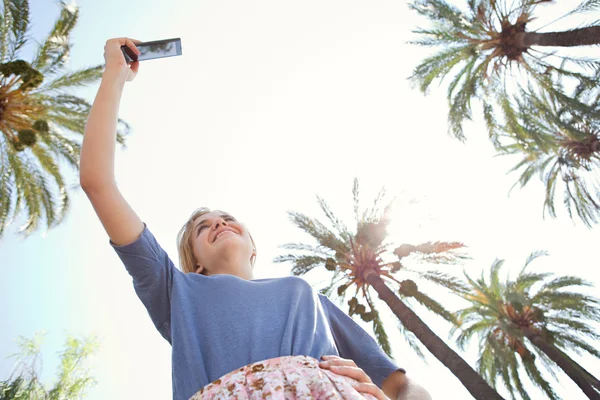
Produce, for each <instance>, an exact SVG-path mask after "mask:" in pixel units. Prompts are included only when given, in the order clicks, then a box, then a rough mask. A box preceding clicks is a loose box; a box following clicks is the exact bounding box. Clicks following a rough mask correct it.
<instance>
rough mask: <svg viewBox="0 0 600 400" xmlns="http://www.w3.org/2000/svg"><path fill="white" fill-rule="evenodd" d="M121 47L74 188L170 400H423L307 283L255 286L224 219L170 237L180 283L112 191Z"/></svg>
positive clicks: (118, 42)
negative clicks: (104, 239)
mask: <svg viewBox="0 0 600 400" xmlns="http://www.w3.org/2000/svg"><path fill="white" fill-rule="evenodd" d="M123 45H127V46H129V47H130V49H131V50H132V51H133V52H137V49H136V47H135V44H134V41H132V40H130V39H125V38H122V39H113V40H109V41H108V42H107V44H106V47H105V58H106V70H105V71H104V76H103V78H102V83H101V85H100V89H99V91H98V94H97V96H96V100H95V102H94V105H93V107H92V110H91V113H90V116H89V120H88V124H87V126H86V131H85V136H84V141H83V148H82V152H81V177H80V181H81V186H82V188H83V189H84V191H85V192H86V194H87V196H88V198H89V199H90V201H91V203H92V205H93V207H94V210H95V211H96V214H97V215H98V217H99V219H100V221H101V222H102V224H103V226H104V228H105V230H106V232H107V233H108V236H109V238H110V244H111V245H112V246H113V247H114V249H115V251H116V252H117V254H118V256H119V257H120V258H121V260H122V262H123V264H124V265H125V268H126V269H127V271H128V272H129V274H130V275H131V276H132V278H133V285H134V288H135V291H136V293H137V295H138V297H139V298H140V300H141V301H142V303H143V304H144V306H145V307H146V309H147V310H148V314H149V315H150V318H151V319H152V322H153V323H154V325H155V327H156V329H157V330H158V331H159V332H160V334H161V335H162V336H163V337H164V338H165V339H166V340H167V341H168V342H169V343H170V344H171V346H172V369H173V375H172V376H173V398H174V399H176V400H186V399H190V398H191V397H193V399H195V400H196V399H213V398H221V399H222V398H238V399H241V398H246V399H262V398H265V397H266V396H270V397H271V398H272V399H276V398H278V399H305V398H317V399H319V398H328V399H379V400H385V399H387V398H388V396H389V397H391V398H393V399H396V398H398V399H412V400H417V399H427V398H428V395H427V394H426V393H423V392H420V394H415V393H419V392H418V391H414V390H409V389H411V388H415V387H418V386H416V385H414V384H412V383H411V382H410V380H408V379H407V378H406V375H405V371H404V370H403V369H401V368H398V366H397V365H395V363H394V362H393V361H392V360H391V359H390V358H388V357H387V355H386V354H385V353H384V352H383V351H382V349H381V348H380V347H379V346H378V345H377V343H376V342H375V340H374V339H373V338H372V337H371V336H370V335H369V334H368V333H367V332H365V331H364V330H363V329H362V328H361V327H360V326H359V325H357V324H356V323H355V322H354V320H352V318H350V317H349V316H348V315H346V314H345V313H344V312H342V311H341V310H340V309H339V308H338V307H337V306H336V305H334V304H333V303H332V302H331V301H330V300H329V299H328V298H327V297H325V296H323V295H320V294H318V293H317V292H316V291H315V290H314V289H313V288H312V287H311V286H310V285H309V284H308V283H307V282H306V281H304V280H303V279H301V278H298V277H292V276H290V277H285V278H276V279H255V278H254V276H253V266H254V262H255V258H256V246H255V245H254V240H253V239H252V237H251V236H250V233H249V231H248V229H247V228H246V227H245V226H244V225H243V224H241V223H240V222H238V221H237V220H236V219H235V218H233V217H232V216H231V215H229V214H227V213H223V212H221V211H210V210H209V209H206V208H202V209H198V210H196V211H195V212H194V213H193V214H192V216H191V217H190V218H189V219H188V221H187V222H186V223H185V225H184V226H183V228H182V230H181V231H180V233H179V235H178V242H179V250H180V257H181V267H182V269H183V271H181V270H179V269H177V268H176V267H175V265H174V264H173V262H172V261H171V258H170V257H169V255H168V254H167V253H166V252H165V250H164V249H163V248H162V247H161V246H160V245H159V244H158V242H157V241H156V238H155V237H154V235H153V234H152V233H151V232H150V230H149V229H148V227H147V226H146V225H145V224H144V223H143V222H142V220H141V219H140V217H139V216H138V215H137V214H136V213H135V211H134V210H133V209H132V208H131V207H130V206H129V204H128V203H127V201H126V200H125V199H124V198H123V196H122V194H121V192H120V191H119V189H118V188H117V186H116V183H115V177H114V151H115V144H114V142H115V131H116V129H115V128H116V121H117V112H118V107H119V100H120V97H121V94H122V90H123V87H124V84H125V82H126V81H127V80H132V79H133V78H134V77H135V74H136V73H137V69H138V63H133V64H131V66H129V65H128V64H127V63H126V61H125V59H124V57H123V54H122V52H121V50H120V46H123ZM320 359H324V360H325V361H324V362H323V363H319V361H318V360H320ZM211 382H212V383H211Z"/></svg>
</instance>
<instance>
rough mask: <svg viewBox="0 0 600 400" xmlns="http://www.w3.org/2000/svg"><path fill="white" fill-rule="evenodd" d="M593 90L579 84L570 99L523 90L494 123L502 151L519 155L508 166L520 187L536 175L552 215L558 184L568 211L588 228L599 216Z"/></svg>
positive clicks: (599, 120) (598, 139)
mask: <svg viewBox="0 0 600 400" xmlns="http://www.w3.org/2000/svg"><path fill="white" fill-rule="evenodd" d="M595 90H596V89H583V88H580V89H579V90H576V91H575V93H574V95H573V97H572V98H568V96H565V95H564V94H561V93H558V94H557V93H554V94H551V95H550V94H539V93H536V92H534V91H533V89H531V88H530V89H527V90H522V91H521V93H520V97H519V98H518V99H517V100H516V104H517V105H518V108H517V109H516V110H515V108H513V107H512V106H508V105H507V106H505V107H504V108H505V123H504V124H499V129H500V130H501V131H502V132H503V136H502V137H501V138H500V142H501V148H502V153H503V154H523V159H522V160H521V162H519V163H518V164H517V165H516V166H515V167H514V168H513V169H512V171H519V172H520V174H521V175H520V177H519V179H518V184H519V185H520V186H521V187H523V186H525V185H527V184H528V183H529V182H530V180H531V179H532V178H533V177H534V176H536V175H537V176H538V177H539V179H540V180H541V181H542V182H543V183H544V184H545V186H546V191H545V200H544V203H543V205H544V212H545V213H546V212H547V213H548V214H549V215H550V216H552V217H556V215H557V212H556V206H555V204H556V201H555V197H556V191H557V188H559V187H560V188H562V190H563V193H564V195H563V204H564V208H565V209H566V211H567V212H568V214H569V216H570V217H571V218H574V217H575V216H576V217H577V218H578V219H579V220H581V221H582V222H583V223H584V224H585V225H586V226H588V227H591V226H592V225H594V224H595V223H597V222H598V221H600V179H598V176H597V175H595V174H593V173H592V171H594V170H598V169H600V117H599V116H598V115H597V114H598V113H599V112H600V105H599V104H598V102H597V96H596V95H595ZM567 99H570V100H569V101H570V103H569V105H565V104H564V103H565V102H566V101H567ZM506 101H508V100H507V99H505V100H504V102H506Z"/></svg>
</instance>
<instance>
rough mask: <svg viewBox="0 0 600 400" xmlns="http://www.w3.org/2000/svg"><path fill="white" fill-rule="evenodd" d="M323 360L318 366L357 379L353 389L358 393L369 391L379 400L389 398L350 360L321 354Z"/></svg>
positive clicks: (387, 399)
mask: <svg viewBox="0 0 600 400" xmlns="http://www.w3.org/2000/svg"><path fill="white" fill-rule="evenodd" d="M321 358H322V359H323V360H324V361H321V362H320V363H319V366H320V367H321V368H324V369H328V370H330V371H331V372H334V373H336V374H338V375H344V376H347V377H350V378H353V379H355V380H357V381H358V382H359V383H358V385H356V386H355V389H356V390H357V391H358V392H360V393H369V394H371V395H373V396H375V397H376V398H377V399H379V400H389V398H388V397H387V396H386V395H385V394H384V393H383V391H382V390H381V389H379V388H378V387H377V385H375V384H374V383H373V381H372V380H371V378H369V376H368V375H367V374H366V373H365V371H363V370H362V369H360V368H358V366H357V365H356V363H355V362H354V361H352V360H346V359H344V358H341V357H338V356H323V357H321Z"/></svg>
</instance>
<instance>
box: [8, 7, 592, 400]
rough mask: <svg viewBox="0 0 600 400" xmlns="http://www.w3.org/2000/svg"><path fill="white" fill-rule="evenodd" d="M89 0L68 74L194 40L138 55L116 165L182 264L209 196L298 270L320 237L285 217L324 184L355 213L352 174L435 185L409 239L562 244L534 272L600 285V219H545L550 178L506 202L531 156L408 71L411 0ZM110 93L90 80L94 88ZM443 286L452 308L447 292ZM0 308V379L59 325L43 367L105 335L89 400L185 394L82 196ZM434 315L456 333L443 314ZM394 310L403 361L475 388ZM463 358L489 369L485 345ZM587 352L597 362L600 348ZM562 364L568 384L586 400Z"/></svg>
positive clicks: (276, 269)
mask: <svg viewBox="0 0 600 400" xmlns="http://www.w3.org/2000/svg"><path fill="white" fill-rule="evenodd" d="M78 3H79V5H80V7H81V19H80V22H79V25H78V27H77V29H76V30H75V33H74V36H73V42H74V43H75V46H74V48H73V53H72V59H71V64H70V66H71V67H72V68H79V67H83V66H88V65H95V64H99V63H102V62H103V46H104V42H105V41H106V40H107V39H108V38H111V37H116V36H130V37H134V38H137V39H140V40H145V41H147V40H156V39H163V38H171V37H181V38H182V44H183V54H184V55H183V56H182V57H177V58H170V59H164V60H155V61H148V62H144V63H142V65H141V68H140V73H139V75H138V77H137V79H136V80H135V81H134V82H133V83H130V84H128V85H127V86H126V89H125V92H124V95H123V100H122V104H121V114H120V115H121V117H122V118H124V119H125V120H127V121H128V122H129V123H131V125H132V126H133V134H132V135H131V136H130V138H129V140H128V148H127V149H126V150H125V151H120V152H119V154H118V157H117V168H116V173H117V180H118V183H119V186H120V188H121V190H122V192H123V193H124V194H125V196H126V198H127V199H128V201H129V202H130V203H131V204H132V206H133V207H134V208H135V210H136V211H137V212H138V213H139V215H140V216H141V217H142V219H143V220H144V221H145V222H146V223H147V224H148V226H149V227H151V229H152V231H153V233H154V234H155V235H156V236H157V238H158V240H159V242H160V243H161V244H162V246H163V247H164V248H165V249H166V250H167V252H168V253H169V254H170V255H171V258H172V259H173V260H177V251H176V246H175V236H176V233H177V231H178V230H179V228H180V227H181V225H182V224H183V223H184V222H185V220H186V218H187V217H188V215H189V214H190V213H191V212H192V211H193V210H194V209H195V208H197V207H200V206H208V207H211V208H219V209H224V210H227V211H229V212H230V213H232V214H233V215H235V216H236V217H237V218H238V219H240V220H242V221H244V222H245V223H246V224H247V225H248V227H249V228H250V230H251V232H252V234H253V236H254V238H255V240H256V242H257V244H258V260H257V266H256V275H257V277H260V278H264V277H275V276H285V275H287V274H288V273H289V267H288V266H283V265H277V264H273V263H272V261H271V260H272V259H273V257H275V256H276V255H278V254H281V251H280V250H279V249H278V246H279V245H281V244H283V243H286V242H294V241H297V242H303V241H306V240H307V239H308V238H307V237H306V236H305V235H304V234H302V233H301V232H300V231H299V230H298V229H296V228H295V227H293V226H292V225H291V223H290V222H289V221H288V219H287V215H286V211H287V210H296V211H301V212H304V213H307V214H309V215H311V216H316V217H319V218H323V215H322V214H320V213H319V210H318V206H317V203H316V197H315V196H316V195H317V194H319V195H321V196H323V197H325V198H326V199H327V200H328V202H329V204H330V205H331V207H332V208H333V209H334V210H336V211H337V213H338V214H339V215H340V216H341V217H342V218H344V219H346V220H347V221H348V222H349V223H351V222H352V202H351V199H352V194H351V188H352V179H353V178H354V177H355V176H356V177H358V178H359V179H360V182H361V184H362V188H363V190H362V192H363V198H364V199H365V204H368V203H370V202H371V200H372V199H373V197H374V196H375V194H376V193H377V191H378V190H379V188H380V187H381V186H386V188H387V191H388V193H389V194H390V196H398V197H399V198H411V197H413V196H414V197H417V198H420V199H421V202H420V203H419V205H418V206H408V205H407V203H406V202H405V203H403V205H402V206H401V207H398V210H399V211H398V215H397V216H398V219H397V220H396V221H395V222H394V226H393V232H394V237H395V238H397V240H398V243H404V242H408V243H417V242H420V241H426V240H457V241H463V242H464V243H466V244H467V245H468V246H469V254H470V255H471V256H472V257H473V260H472V261H471V262H469V263H468V265H467V266H466V267H465V268H466V269H467V270H468V271H470V273H471V275H477V274H478V273H479V271H481V269H485V268H487V267H489V265H491V263H492V262H493V261H494V259H495V258H504V259H507V267H506V268H507V270H510V271H511V272H512V273H513V276H514V274H515V273H516V272H517V271H518V270H519V269H520V268H521V266H522V265H523V262H524V261H525V258H526V256H527V255H528V254H529V253H530V252H532V251H534V250H544V249H545V250H548V251H549V252H550V254H551V256H550V257H546V258H544V259H542V260H539V261H537V262H536V263H534V264H533V265H532V269H534V270H536V271H552V272H556V273H559V274H574V275H578V276H581V277H583V278H586V279H588V280H590V281H592V282H594V283H595V284H596V285H598V284H600V277H599V276H598V272H597V269H596V268H597V267H598V261H597V260H598V257H597V253H598V240H599V236H598V230H597V229H596V230H588V229H587V228H585V227H584V226H583V225H581V224H575V225H574V224H573V223H572V222H571V221H570V220H568V219H567V218H566V216H565V214H562V215H561V216H560V219H559V220H545V221H544V220H543V219H542V202H543V197H542V196H543V192H542V191H541V190H542V187H541V186H540V185H532V187H530V188H528V189H527V190H522V191H518V190H515V191H513V193H512V195H511V196H510V198H509V197H508V191H509V189H510V187H511V186H512V184H513V183H514V181H515V179H516V178H517V177H516V176H515V175H509V176H507V175H506V172H507V171H508V169H509V168H510V167H511V166H512V165H513V163H514V162H515V161H514V160H511V159H505V158H498V157H496V158H494V157H493V155H494V153H493V151H492V148H491V145H490V144H488V142H487V140H486V133H485V130H484V128H483V127H482V125H481V124H480V123H479V122H477V123H475V124H470V125H468V126H467V135H468V137H469V141H468V142H467V144H461V143H459V142H457V141H456V140H453V139H452V138H450V137H449V136H448V135H447V134H446V112H447V106H446V103H445V91H444V90H443V89H442V90H436V88H433V89H434V90H433V93H432V94H431V95H430V96H428V97H424V96H423V95H422V94H420V93H419V92H418V91H416V90H413V89H412V88H411V85H410V83H409V82H408V81H407V79H406V78H407V77H408V76H409V75H410V73H411V71H412V69H413V68H414V66H415V65H416V64H417V62H418V61H419V60H421V59H422V58H423V56H424V55H425V54H427V53H426V51H425V50H423V49H420V48H417V47H413V46H410V45H408V44H406V41H407V40H409V39H410V38H411V37H412V34H411V33H410V31H411V30H412V29H413V28H414V27H415V22H416V21H417V18H416V15H415V14H414V13H412V12H410V11H409V10H408V7H407V6H406V2H405V1H403V0H394V1H391V0H381V1H377V2H365V1H357V0H343V1H342V0H327V1H322V0H319V1H317V0H306V1H302V2H298V1H297V2H289V1H288V2H282V1H276V0H256V1H242V0H229V1H219V2H206V1H201V2H194V1H190V0H170V1H166V0H163V1H160V0H153V1H147V0H129V1H127V2H122V1H120V0H104V1H102V2H99V1H94V0H80V1H79V2H78ZM31 9H32V13H33V23H34V30H33V34H34V36H35V37H36V38H37V39H38V40H41V39H42V38H43V36H44V35H45V34H46V32H47V31H48V29H49V28H50V26H51V24H52V23H53V21H54V17H55V16H56V15H57V13H58V7H56V6H55V5H54V4H53V2H48V1H46V0H35V1H31ZM548 10H549V11H551V12H550V14H548V15H550V16H552V15H553V14H554V13H556V12H557V11H552V10H557V8H554V9H552V8H548ZM546 18H547V19H546V21H547V20H548V18H550V17H546ZM540 19H541V18H540ZM557 28H558V26H557ZM96 90H97V86H95V87H91V88H88V89H85V90H82V91H80V92H79V93H80V94H81V95H82V96H85V97H86V98H88V99H89V100H90V101H91V100H93V97H94V95H95V92H96ZM74 181H75V178H74ZM441 268H445V269H447V270H453V271H456V272H457V273H460V271H461V267H455V266H453V267H441ZM429 294H431V295H432V296H434V297H436V298H437V299H438V300H439V301H440V302H442V303H444V304H449V305H454V304H455V303H456V300H455V298H454V297H453V296H451V295H449V294H447V293H445V292H444V291H443V290H440V289H435V290H433V291H429ZM0 302H1V303H2V304H4V307H3V310H4V314H3V316H2V318H1V319H2V321H3V324H2V329H0V377H5V376H7V375H8V373H9V372H10V369H11V367H12V361H10V360H6V356H8V355H9V354H12V353H14V352H15V351H16V344H15V341H14V339H15V338H16V337H17V336H19V335H25V336H27V337H31V336H32V335H33V334H34V333H35V332H36V331H39V330H45V331H48V332H49V333H48V335H47V337H46V341H45V344H44V346H43V357H44V375H43V376H44V378H45V379H53V378H54V373H55V370H56V367H57V362H58V358H57V357H56V356H55V354H56V352H58V351H59V350H60V349H62V345H63V341H64V338H65V335H64V334H65V332H69V333H72V334H75V335H79V336H82V335H89V334H94V333H95V334H97V335H99V336H101V337H102V345H101V348H100V350H99V351H98V353H97V355H96V357H94V359H93V360H92V363H91V364H90V368H91V371H92V375H93V376H94V377H96V379H97V380H98V385H97V386H96V387H95V388H93V389H92V390H90V391H89V396H88V398H89V399H90V400H98V399H105V398H149V399H166V398H170V397H171V361H170V347H169V345H168V343H167V342H166V341H165V340H164V339H162V337H161V336H160V335H159V334H158V332H156V331H155V329H154V326H153V325H152V323H151V321H150V318H149V317H148V316H147V313H146V311H145V309H144V308H143V306H142V304H141V302H140V301H139V300H138V298H137V297H136V295H135V293H134V290H133V287H132V284H131V280H130V278H129V275H128V274H127V273H126V272H125V269H124V268H123V266H122V265H121V263H120V261H119V259H118V258H117V256H116V255H115V254H114V252H113V250H112V249H111V248H110V247H109V245H108V238H107V236H106V234H105V233H104V231H103V229H102V227H101V225H100V223H99V221H98V220H97V219H96V216H95V214H94V213H93V210H92V208H91V206H90V204H89V203H88V201H87V199H86V198H85V196H84V195H83V194H82V193H81V192H76V193H74V194H73V201H72V209H71V212H70V214H69V216H68V218H67V220H66V221H65V223H64V224H62V225H61V226H60V227H59V228H57V229H54V230H52V231H50V232H49V233H48V234H47V235H46V236H44V235H43V234H42V233H37V234H35V235H32V236H31V237H29V238H28V239H26V240H24V241H23V240H20V239H19V238H18V237H17V236H16V235H14V234H12V233H9V234H8V235H7V236H6V237H5V238H4V239H3V241H2V242H0ZM344 309H345V310H346V308H345V307H344ZM380 309H381V310H382V311H387V310H386V309H385V305H382V306H381V308H380ZM423 317H424V319H425V320H426V321H427V322H429V323H431V326H432V328H433V329H434V330H436V332H437V333H438V334H439V335H440V336H441V337H442V338H444V339H445V338H446V337H447V333H448V330H449V326H448V325H447V324H444V323H442V322H440V321H439V319H436V318H435V317H432V316H430V315H428V314H424V315H423ZM386 320H387V321H388V322H387V324H388V332H389V333H390V338H391V340H392V343H393V349H394V355H395V359H396V360H397V362H398V364H399V365H401V366H403V367H406V369H407V370H408V371H409V373H410V374H411V376H413V377H414V378H415V379H416V380H418V381H420V382H422V383H424V384H425V386H426V387H427V388H428V389H429V391H430V392H431V394H432V395H433V397H434V399H442V398H448V396H449V395H450V398H456V399H462V398H465V399H466V398H469V395H468V393H467V392H466V390H465V389H464V388H463V387H462V385H461V384H460V383H459V381H458V380H457V379H455V378H454V377H453V376H452V375H451V374H450V372H449V371H447V370H446V369H445V368H444V367H443V366H442V365H441V364H440V363H439V362H438V361H437V360H436V359H434V358H433V357H431V356H428V364H426V363H424V362H422V361H420V360H419V359H418V358H416V357H415V356H414V354H413V353H412V351H411V350H410V349H409V348H408V347H407V346H406V345H405V343H404V341H403V340H402V339H401V338H400V336H399V335H398V334H397V332H396V331H397V330H396V321H395V320H394V319H393V318H391V317H389V318H387V319H386ZM466 357H467V359H468V360H469V361H470V362H471V363H472V364H474V362H475V360H476V356H475V354H474V353H472V352H471V353H469V354H468V355H467V356H466ZM581 361H582V363H583V365H584V366H585V368H587V369H588V370H589V371H599V370H600V362H599V361H598V360H592V359H590V358H589V357H584V358H582V359H581ZM558 376H559V379H560V382H561V383H560V384H557V385H556V387H557V389H558V391H559V393H561V394H562V395H563V396H564V395H566V394H567V393H568V394H569V395H568V398H569V399H583V398H584V396H583V394H582V393H581V392H580V391H579V390H578V388H577V387H576V386H575V385H574V384H572V383H571V381H570V380H569V379H568V378H567V377H566V376H565V375H564V374H559V375H558ZM531 395H532V398H538V399H540V398H542V397H541V395H540V394H539V392H537V391H535V390H532V391H531Z"/></svg>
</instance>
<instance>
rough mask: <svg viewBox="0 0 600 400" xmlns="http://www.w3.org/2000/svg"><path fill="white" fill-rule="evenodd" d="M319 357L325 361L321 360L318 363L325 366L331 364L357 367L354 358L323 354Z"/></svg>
mask: <svg viewBox="0 0 600 400" xmlns="http://www.w3.org/2000/svg"><path fill="white" fill-rule="evenodd" d="M321 358H322V359H323V360H325V361H321V362H320V365H321V366H323V367H325V368H326V367H329V366H331V365H348V366H350V367H357V365H356V363H355V362H354V360H347V359H345V358H341V357H338V356H323V357H321Z"/></svg>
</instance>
